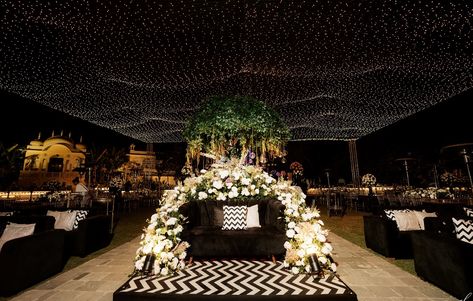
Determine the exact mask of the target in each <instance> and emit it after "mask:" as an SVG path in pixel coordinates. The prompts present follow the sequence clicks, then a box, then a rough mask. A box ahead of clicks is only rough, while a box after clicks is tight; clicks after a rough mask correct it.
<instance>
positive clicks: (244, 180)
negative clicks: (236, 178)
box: [241, 178, 251, 186]
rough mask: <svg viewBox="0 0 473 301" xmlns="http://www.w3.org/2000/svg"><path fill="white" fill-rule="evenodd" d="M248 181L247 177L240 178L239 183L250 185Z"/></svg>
mask: <svg viewBox="0 0 473 301" xmlns="http://www.w3.org/2000/svg"><path fill="white" fill-rule="evenodd" d="M250 183H251V180H250V179H248V178H243V179H241V184H242V185H245V186H248V185H250Z"/></svg>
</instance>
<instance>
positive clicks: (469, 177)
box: [460, 148, 473, 192]
mask: <svg viewBox="0 0 473 301" xmlns="http://www.w3.org/2000/svg"><path fill="white" fill-rule="evenodd" d="M460 154H461V155H463V159H464V160H465V165H466V171H467V172H468V179H469V180H470V187H471V191H472V192H473V181H472V179H471V172H470V165H469V164H468V163H470V157H469V156H468V152H467V151H466V149H465V148H464V149H463V150H462V151H461V153H460Z"/></svg>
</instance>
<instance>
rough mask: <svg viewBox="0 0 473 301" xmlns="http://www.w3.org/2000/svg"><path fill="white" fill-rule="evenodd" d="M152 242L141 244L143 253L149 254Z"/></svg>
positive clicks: (152, 245)
mask: <svg viewBox="0 0 473 301" xmlns="http://www.w3.org/2000/svg"><path fill="white" fill-rule="evenodd" d="M153 247H154V244H153V243H148V244H146V245H144V246H143V253H145V254H151V251H152V250H153Z"/></svg>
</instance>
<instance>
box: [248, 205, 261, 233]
mask: <svg viewBox="0 0 473 301" xmlns="http://www.w3.org/2000/svg"><path fill="white" fill-rule="evenodd" d="M246 226H247V227H248V228H261V225H260V223H259V213H258V205H253V206H251V207H248V211H247V214H246Z"/></svg>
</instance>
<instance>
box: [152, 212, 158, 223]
mask: <svg viewBox="0 0 473 301" xmlns="http://www.w3.org/2000/svg"><path fill="white" fill-rule="evenodd" d="M158 217H159V216H158V214H157V213H155V214H153V215H151V222H152V223H156V222H157V221H158Z"/></svg>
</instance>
